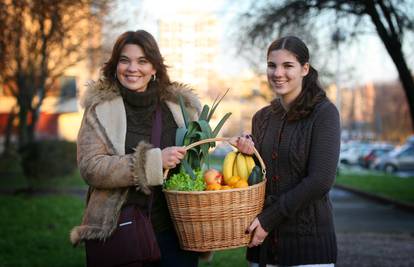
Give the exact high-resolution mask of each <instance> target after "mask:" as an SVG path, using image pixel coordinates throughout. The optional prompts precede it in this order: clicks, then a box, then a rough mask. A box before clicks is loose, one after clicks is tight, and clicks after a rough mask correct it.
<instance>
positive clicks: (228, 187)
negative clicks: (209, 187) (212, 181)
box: [220, 185, 231, 190]
mask: <svg viewBox="0 0 414 267" xmlns="http://www.w3.org/2000/svg"><path fill="white" fill-rule="evenodd" d="M229 189H231V186H228V185H222V186H221V188H220V190H229Z"/></svg>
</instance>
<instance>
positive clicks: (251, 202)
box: [164, 138, 266, 251]
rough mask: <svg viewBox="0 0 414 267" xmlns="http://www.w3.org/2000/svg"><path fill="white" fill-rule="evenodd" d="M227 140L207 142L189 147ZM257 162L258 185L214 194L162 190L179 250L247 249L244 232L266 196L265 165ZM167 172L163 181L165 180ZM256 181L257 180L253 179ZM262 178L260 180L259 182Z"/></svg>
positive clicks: (218, 191) (188, 147)
mask: <svg viewBox="0 0 414 267" xmlns="http://www.w3.org/2000/svg"><path fill="white" fill-rule="evenodd" d="M215 141H226V142H228V141H229V139H227V138H210V139H205V140H201V141H199V142H195V143H193V144H191V145H189V146H187V147H186V149H191V148H192V147H195V146H198V145H201V144H205V143H210V142H215ZM254 154H255V156H256V157H257V159H258V160H259V162H260V165H261V169H262V172H261V173H260V174H259V175H262V177H260V180H261V181H260V182H258V183H257V184H254V185H250V186H248V187H243V188H233V189H228V190H214V191H173V190H166V189H164V194H165V197H166V200H167V203H168V208H169V210H170V214H171V218H172V221H173V223H174V227H175V230H176V232H177V234H178V237H179V241H180V245H181V248H182V249H185V250H191V251H212V250H223V249H230V248H236V247H243V246H246V245H247V244H248V243H249V242H250V238H251V236H250V235H249V234H246V233H245V231H246V229H247V228H248V227H249V226H250V224H251V222H252V221H253V219H254V218H255V217H256V216H257V215H258V214H259V213H260V212H261V210H262V208H263V204H264V196H265V184H266V180H265V173H266V171H265V165H264V163H263V160H262V158H261V157H260V155H259V153H258V152H257V150H254ZM167 174H168V170H166V171H165V173H164V177H167ZM256 178H257V177H256ZM261 178H263V179H261Z"/></svg>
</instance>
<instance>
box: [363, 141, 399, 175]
mask: <svg viewBox="0 0 414 267" xmlns="http://www.w3.org/2000/svg"><path fill="white" fill-rule="evenodd" d="M393 149H394V146H392V145H382V144H381V145H374V146H373V147H371V148H370V149H368V150H367V151H366V153H364V154H363V155H361V156H360V157H359V158H358V164H359V165H360V166H361V167H363V168H368V169H372V168H373V167H374V161H375V160H376V159H377V158H379V157H382V156H383V155H385V154H387V153H389V152H390V151H391V150H393Z"/></svg>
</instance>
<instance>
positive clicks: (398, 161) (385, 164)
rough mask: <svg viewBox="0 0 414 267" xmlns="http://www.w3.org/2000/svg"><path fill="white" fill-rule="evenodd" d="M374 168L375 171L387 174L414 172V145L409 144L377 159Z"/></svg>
mask: <svg viewBox="0 0 414 267" xmlns="http://www.w3.org/2000/svg"><path fill="white" fill-rule="evenodd" d="M373 166H374V168H375V169H377V170H381V171H385V172H387V173H394V172H397V171H411V170H414V143H408V142H407V143H406V144H405V145H403V146H401V147H398V148H395V149H394V150H392V151H391V152H389V153H387V154H385V155H383V156H382V157H379V158H377V159H376V160H375V161H374V164H373Z"/></svg>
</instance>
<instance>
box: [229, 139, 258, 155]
mask: <svg viewBox="0 0 414 267" xmlns="http://www.w3.org/2000/svg"><path fill="white" fill-rule="evenodd" d="M229 142H230V144H232V145H233V146H235V147H236V148H237V150H239V151H240V152H241V153H243V154H247V155H253V153H254V143H253V140H252V138H251V136H250V135H245V136H238V137H237V136H236V137H232V138H230V140H229Z"/></svg>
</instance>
